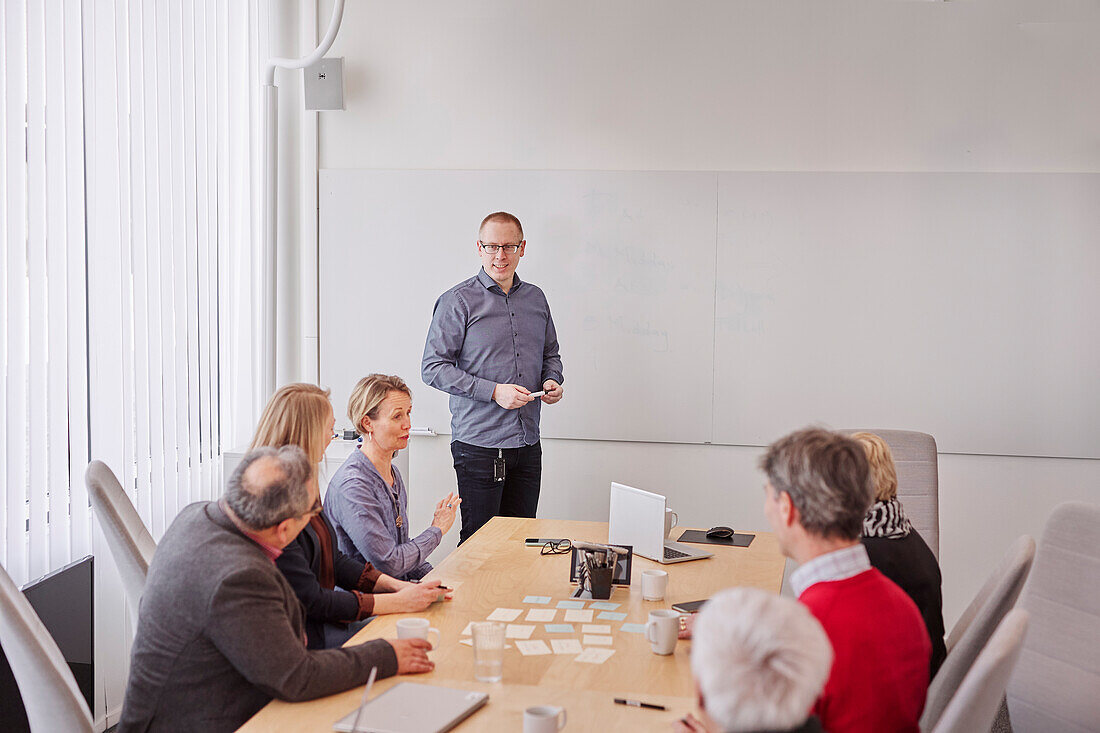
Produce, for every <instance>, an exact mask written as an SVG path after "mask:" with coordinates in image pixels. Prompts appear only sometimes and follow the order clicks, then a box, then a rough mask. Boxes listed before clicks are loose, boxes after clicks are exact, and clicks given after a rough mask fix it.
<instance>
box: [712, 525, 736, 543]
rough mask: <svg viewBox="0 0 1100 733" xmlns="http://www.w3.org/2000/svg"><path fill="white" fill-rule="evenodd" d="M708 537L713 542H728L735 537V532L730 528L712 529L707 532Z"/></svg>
mask: <svg viewBox="0 0 1100 733" xmlns="http://www.w3.org/2000/svg"><path fill="white" fill-rule="evenodd" d="M707 537H710V538H711V539H712V540H728V539H729V538H730V537H733V530H732V529H730V528H729V527H720V526H719V527H711V528H710V529H708V530H707Z"/></svg>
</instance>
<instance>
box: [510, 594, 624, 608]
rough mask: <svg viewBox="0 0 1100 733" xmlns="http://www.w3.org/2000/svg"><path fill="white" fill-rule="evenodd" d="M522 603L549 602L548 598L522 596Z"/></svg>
mask: <svg viewBox="0 0 1100 733" xmlns="http://www.w3.org/2000/svg"><path fill="white" fill-rule="evenodd" d="M523 602H524V603H549V602H550V596H524V597H523ZM608 610H609V611H610V610H611V609H608Z"/></svg>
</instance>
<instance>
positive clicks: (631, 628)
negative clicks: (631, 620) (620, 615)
mask: <svg viewBox="0 0 1100 733" xmlns="http://www.w3.org/2000/svg"><path fill="white" fill-rule="evenodd" d="M619 630H620V631H625V632H627V633H628V634H644V633H645V624H623V625H622V626H620V627H619Z"/></svg>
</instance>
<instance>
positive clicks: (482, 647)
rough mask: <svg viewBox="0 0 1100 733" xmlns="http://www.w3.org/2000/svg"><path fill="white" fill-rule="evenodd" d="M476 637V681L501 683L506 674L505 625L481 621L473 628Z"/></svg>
mask: <svg viewBox="0 0 1100 733" xmlns="http://www.w3.org/2000/svg"><path fill="white" fill-rule="evenodd" d="M471 631H472V632H473V637H474V679H476V680H478V681H479V682H500V680H501V679H502V678H503V676H504V674H503V671H504V624H500V623H497V622H495V621H480V622H477V623H474V624H473V625H472V626H471Z"/></svg>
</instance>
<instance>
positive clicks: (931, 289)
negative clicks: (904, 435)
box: [320, 169, 1100, 458]
mask: <svg viewBox="0 0 1100 733" xmlns="http://www.w3.org/2000/svg"><path fill="white" fill-rule="evenodd" d="M1097 202H1100V175H1096V174H1060V173H1055V174H1029V173H817V172H794V173H770V172H747V173H708V172H689V173H676V172H639V171H624V172H591V171H410V170H405V171H385V170H360V169H351V170H346V169H328V170H322V171H321V177H320V316H321V324H320V339H321V341H320V352H321V380H322V383H323V384H325V385H326V386H330V387H331V388H332V389H333V404H334V405H335V406H336V409H337V413H338V415H339V413H341V412H342V410H343V408H344V407H345V406H346V404H347V395H348V393H349V391H350V389H351V387H352V386H353V385H354V383H355V381H356V380H357V379H359V378H360V377H362V376H364V375H365V374H367V373H369V372H372V371H381V372H386V373H392V374H399V375H401V376H403V377H404V378H405V379H406V380H407V381H408V382H409V384H410V386H411V387H412V388H413V391H414V408H413V415H414V417H413V422H414V424H415V425H416V426H418V427H421V426H422V427H430V428H433V429H435V430H436V431H437V432H441V433H446V432H449V430H450V428H449V421H450V416H449V413H448V410H447V398H446V395H444V394H442V393H440V392H438V391H436V390H433V389H431V388H429V387H427V386H426V385H424V384H423V383H422V382H421V381H420V376H419V375H420V358H421V354H422V352H423V346H424V337H425V335H426V333H427V329H428V325H429V323H430V321H431V312H432V306H433V305H434V303H435V300H436V298H437V297H438V296H439V295H440V294H441V293H442V292H444V291H445V290H446V289H448V288H450V287H451V286H453V285H455V284H456V283H458V282H460V281H462V280H464V279H466V278H468V277H471V276H473V275H474V274H476V272H477V270H478V267H479V261H478V258H477V253H476V249H475V241H476V238H477V224H478V223H479V222H480V220H481V218H482V217H483V216H484V215H485V214H486V213H488V212H490V211H495V210H499V209H503V210H508V211H512V212H514V213H516V214H517V215H518V216H519V217H520V218H521V219H522V220H523V223H524V230H525V235H526V237H527V240H528V247H527V253H526V256H525V257H524V258H523V260H522V262H521V264H520V267H519V270H518V273H519V276H520V277H521V278H522V279H524V280H529V281H530V282H533V283H534V284H536V285H538V286H540V287H541V288H542V289H543V290H544V291H545V292H546V295H547V298H548V300H549V302H550V307H551V311H552V313H553V317H554V321H555V324H556V325H557V330H558V336H559V340H560V343H561V354H562V361H563V364H564V368H565V377H566V384H565V386H566V391H565V399H563V400H562V401H561V402H560V403H558V404H557V405H553V406H544V407H543V419H542V426H543V434H544V436H546V437H563V438H583V439H596V440H599V439H604V440H633V441H657V442H675V443H706V442H714V443H722V444H731V445H766V444H767V443H769V442H770V441H772V440H774V439H775V438H776V437H778V436H780V435H783V434H785V433H787V432H789V431H791V430H793V429H795V428H798V427H801V426H804V425H807V424H810V423H823V424H826V425H832V426H840V427H853V426H854V427H858V426H860V425H878V426H886V427H892V428H899V429H910V430H921V431H925V432H928V433H931V434H932V435H934V436H935V437H936V439H937V442H938V444H939V447H940V450H941V451H944V452H950V453H977V454H1008V455H1047V456H1075V457H1090V458H1100V388H1098V386H1097V383H1098V382H1100V379H1098V377H1100V339H1098V338H1097V336H1096V333H1097V332H1100V327H1098V326H1100V317H1098V315H1097V314H1100V285H1098V284H1100V206H1098V205H1097ZM338 419H339V418H338ZM339 421H340V422H344V420H343V419H339Z"/></svg>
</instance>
